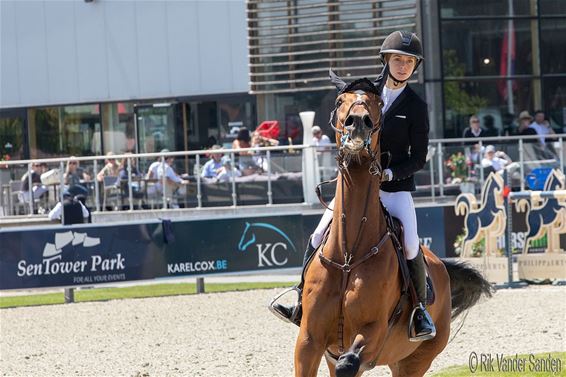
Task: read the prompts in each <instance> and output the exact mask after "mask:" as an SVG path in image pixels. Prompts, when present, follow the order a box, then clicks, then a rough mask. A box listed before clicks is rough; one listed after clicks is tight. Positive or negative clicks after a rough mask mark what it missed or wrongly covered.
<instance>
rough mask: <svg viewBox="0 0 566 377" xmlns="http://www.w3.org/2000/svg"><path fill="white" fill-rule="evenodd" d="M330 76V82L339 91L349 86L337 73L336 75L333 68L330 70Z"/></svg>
mask: <svg viewBox="0 0 566 377" xmlns="http://www.w3.org/2000/svg"><path fill="white" fill-rule="evenodd" d="M328 75H329V76H330V81H332V83H333V84H334V85H335V86H336V89H338V91H342V89H344V88H345V87H346V85H348V84H346V82H345V81H344V80H342V79H341V78H340V77H338V76H337V75H336V73H334V71H333V70H332V68H330V69H328Z"/></svg>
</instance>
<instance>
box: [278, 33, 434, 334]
mask: <svg viewBox="0 0 566 377" xmlns="http://www.w3.org/2000/svg"><path fill="white" fill-rule="evenodd" d="M379 53H380V56H381V59H382V61H383V63H384V64H385V65H386V66H387V67H388V71H389V72H388V77H387V81H386V83H385V85H384V87H383V91H382V94H381V98H382V100H383V109H382V114H383V115H382V116H383V126H382V130H381V139H380V147H381V152H382V153H383V156H387V157H384V158H382V165H383V166H388V168H387V169H385V170H384V172H383V175H382V183H381V192H380V198H381V202H382V203H383V205H384V206H385V208H386V209H387V210H388V212H389V213H390V214H391V215H393V216H394V217H397V218H398V219H399V220H400V221H401V222H402V224H403V229H404V233H403V236H404V238H403V241H404V247H405V256H406V258H407V265H408V266H409V271H410V274H411V280H412V281H413V285H414V286H415V290H416V293H417V298H418V301H419V304H418V306H417V307H416V308H414V312H413V323H414V336H412V337H411V339H410V340H411V341H422V340H427V339H431V338H433V337H434V336H435V335H436V329H435V327H434V324H433V322H432V319H431V317H430V315H428V313H427V312H426V309H425V304H426V272H425V263H424V257H423V253H422V251H421V249H420V244H419V237H418V234H417V217H416V214H415V206H414V203H413V198H412V196H411V193H410V192H411V191H415V179H414V174H415V173H416V172H418V171H419V170H421V169H422V168H423V166H424V165H425V163H426V153H427V147H428V131H429V123H428V111H427V105H426V103H425V102H424V101H423V100H422V99H421V98H420V97H419V96H418V95H417V94H416V93H415V92H414V91H413V90H412V89H411V88H410V87H409V85H408V84H407V80H408V79H409V78H410V77H411V75H412V74H413V72H414V71H415V69H416V68H417V67H418V66H419V64H420V63H421V62H422V60H423V54H422V45H421V41H420V40H419V38H418V37H417V36H416V34H414V33H410V32H405V31H395V32H393V33H391V34H390V35H389V36H388V37H387V38H386V39H385V41H384V42H383V44H382V46H381V50H380V52H379ZM384 72H387V70H384ZM331 220H332V211H330V210H326V212H325V213H324V215H323V216H322V219H321V221H320V223H319V225H318V226H317V228H316V230H315V231H314V233H313V235H312V236H311V238H310V240H309V245H308V247H307V251H306V253H305V258H304V263H303V268H304V267H305V266H306V264H307V262H308V261H309V260H310V258H311V256H312V255H313V253H314V250H315V249H316V248H317V247H318V246H319V245H320V243H321V242H322V238H323V235H324V231H325V230H326V228H327V227H328V224H330V221H331ZM302 286H303V279H301V283H300V284H299V285H298V286H297V287H295V289H296V290H297V291H298V292H299V302H298V303H297V305H295V306H293V307H287V306H284V305H281V304H279V303H276V302H272V303H271V305H270V308H271V310H272V311H273V312H274V313H275V314H276V315H278V316H279V317H280V318H283V319H286V320H289V321H291V322H293V323H295V324H299V323H300V316H301V310H300V309H301V306H300V298H301V289H302ZM276 300H277V299H276ZM276 300H274V301H276Z"/></svg>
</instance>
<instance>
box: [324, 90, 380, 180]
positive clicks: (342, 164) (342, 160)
mask: <svg viewBox="0 0 566 377" xmlns="http://www.w3.org/2000/svg"><path fill="white" fill-rule="evenodd" d="M356 105H359V106H363V107H364V109H366V110H367V112H368V113H369V114H371V112H370V109H369V105H368V103H367V101H364V100H362V99H361V98H360V96H359V95H358V99H357V100H355V101H354V102H352V104H351V105H350V107H349V108H348V112H347V113H346V119H348V117H349V116H350V112H351V111H352V108H353V107H354V106H356ZM338 107H339V106H336V107H334V110H332V112H331V113H330V120H329V121H328V124H329V125H330V127H332V129H334V131H336V132H338V134H340V149H339V150H338V155H337V156H336V160H337V161H338V167H339V169H340V170H342V169H345V170H346V171H347V170H348V162H347V160H348V159H346V153H345V151H344V145H345V143H346V141H347V140H348V139H349V138H350V133H349V132H346V131H345V126H344V124H342V129H339V128H337V127H336V125H335V124H336V121H337V119H336V112H337V111H338ZM381 119H382V117H380V118H379V124H378V125H375V124H373V122H372V128H371V130H370V132H369V134H368V136H367V137H366V139H365V140H364V148H365V150H366V151H367V153H368V155H369V158H370V167H369V173H370V174H372V175H377V176H381V173H382V172H383V169H382V167H381V161H380V157H381V156H379V155H378V154H377V152H375V151H373V150H372V149H371V138H372V136H373V134H374V133H376V132H378V133H379V132H380V131H381V125H382V120H381Z"/></svg>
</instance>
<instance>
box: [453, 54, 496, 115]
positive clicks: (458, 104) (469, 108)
mask: <svg viewBox="0 0 566 377" xmlns="http://www.w3.org/2000/svg"><path fill="white" fill-rule="evenodd" d="M443 58H444V74H445V76H447V77H462V76H464V75H465V73H466V69H465V66H464V64H462V63H460V62H459V61H458V57H457V56H456V51H455V50H444V51H443ZM460 85H462V82H460V81H445V82H444V103H445V105H446V108H447V109H450V110H452V111H453V112H454V113H455V114H460V115H469V114H473V113H477V112H478V110H479V109H481V108H482V107H486V106H487V105H488V101H487V100H486V99H485V98H482V97H480V96H473V95H469V94H468V93H467V92H466V91H465V90H464V89H462V88H461V87H460Z"/></svg>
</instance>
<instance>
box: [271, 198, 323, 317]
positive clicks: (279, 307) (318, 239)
mask: <svg viewBox="0 0 566 377" xmlns="http://www.w3.org/2000/svg"><path fill="white" fill-rule="evenodd" d="M328 206H329V208H331V209H332V208H334V199H332V201H331V202H330V204H329V205H328ZM331 209H327V210H326V211H324V214H323V215H322V219H320V222H319V223H318V226H317V227H316V229H315V230H314V233H313V234H312V235H311V236H310V238H309V241H308V245H307V249H306V251H305V256H304V258H303V271H302V272H301V282H300V283H299V284H298V285H296V286H295V287H293V288H292V290H295V291H297V293H298V300H297V303H296V304H295V305H293V306H287V305H283V304H279V303H278V302H277V299H278V298H279V297H281V295H280V296H278V297H276V298H275V299H274V300H273V301H272V302H271V304H270V305H269V307H270V309H271V310H272V311H273V312H274V313H275V315H277V316H278V317H279V318H281V319H283V320H288V321H290V322H292V323H294V324H296V325H297V326H299V325H300V323H301V316H302V311H301V299H302V291H303V285H304V283H305V268H306V266H307V264H308V263H309V262H310V260H311V259H312V257H313V254H314V251H315V250H316V249H317V247H318V246H319V245H320V244H321V243H322V239H323V237H324V233H325V231H326V228H328V225H329V224H330V221H332V210H331Z"/></svg>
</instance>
